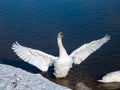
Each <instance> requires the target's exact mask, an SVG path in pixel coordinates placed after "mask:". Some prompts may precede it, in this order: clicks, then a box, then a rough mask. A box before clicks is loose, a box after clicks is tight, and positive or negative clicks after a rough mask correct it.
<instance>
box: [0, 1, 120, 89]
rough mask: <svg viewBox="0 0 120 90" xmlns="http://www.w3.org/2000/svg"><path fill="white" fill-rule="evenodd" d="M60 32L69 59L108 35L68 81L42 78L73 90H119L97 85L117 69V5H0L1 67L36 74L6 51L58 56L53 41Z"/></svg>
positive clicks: (119, 51)
mask: <svg viewBox="0 0 120 90" xmlns="http://www.w3.org/2000/svg"><path fill="white" fill-rule="evenodd" d="M61 31H62V32H63V33H64V35H65V37H64V40H63V43H64V46H65V48H66V49H67V51H68V53H71V52H72V51H73V50H74V49H76V48H78V47H79V46H81V45H82V44H84V43H88V42H90V41H92V40H95V39H99V38H101V37H103V36H104V35H105V34H106V33H108V34H110V35H111V40H110V42H108V43H106V44H105V45H104V46H103V47H102V48H100V49H99V50H98V51H96V52H95V53H94V54H92V55H91V56H90V57H88V58H87V60H86V61H85V62H83V63H82V64H81V65H79V66H74V67H73V68H72V69H71V70H70V73H69V74H68V76H67V78H65V79H54V78H52V77H50V76H49V75H45V77H46V78H48V79H50V80H52V81H54V82H56V83H58V84H61V85H64V86H67V87H69V88H72V89H76V88H79V83H83V84H84V85H85V86H86V87H89V88H91V89H93V90H109V89H116V90H117V89H118V90H119V89H120V84H115V83H112V84H110V85H109V84H100V83H97V82H96V79H98V78H101V76H102V75H104V74H106V73H108V72H111V71H114V70H119V69H120V47H119V46H120V0H0V62H1V63H3V64H9V65H12V66H16V67H19V68H22V69H25V70H27V71H30V72H33V73H37V72H39V70H38V69H36V68H35V67H33V66H30V65H29V64H27V63H24V62H22V61H20V59H19V58H18V57H17V56H16V55H15V54H14V53H13V52H12V50H11V45H12V43H13V42H14V41H18V42H19V43H21V44H22V45H24V46H28V47H31V48H36V49H40V50H42V51H44V52H47V53H49V54H52V55H55V56H57V55H58V47H57V44H56V36H57V33H58V32H61Z"/></svg>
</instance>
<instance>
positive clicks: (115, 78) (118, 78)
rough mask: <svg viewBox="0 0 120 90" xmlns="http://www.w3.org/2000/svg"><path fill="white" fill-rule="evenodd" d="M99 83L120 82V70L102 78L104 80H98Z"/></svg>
mask: <svg viewBox="0 0 120 90" xmlns="http://www.w3.org/2000/svg"><path fill="white" fill-rule="evenodd" d="M98 82H103V83H110V82H120V70H119V71H114V72H110V73H108V74H106V75H105V76H103V77H102V80H98Z"/></svg>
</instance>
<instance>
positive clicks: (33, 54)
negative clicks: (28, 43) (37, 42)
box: [12, 42, 57, 71]
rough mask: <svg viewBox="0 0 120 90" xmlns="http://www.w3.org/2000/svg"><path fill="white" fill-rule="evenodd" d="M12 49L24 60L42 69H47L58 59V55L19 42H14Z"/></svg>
mask: <svg viewBox="0 0 120 90" xmlns="http://www.w3.org/2000/svg"><path fill="white" fill-rule="evenodd" d="M12 49H13V51H14V52H15V53H16V54H17V56H19V57H20V58H21V59H22V60H24V61H25V62H28V63H30V64H32V65H34V66H36V67H37V68H39V69H40V70H42V71H47V70H48V68H49V66H50V65H51V64H52V63H53V62H54V60H56V59H57V57H54V56H52V55H49V54H46V53H44V52H42V51H39V50H35V49H31V48H28V47H24V46H22V45H20V44H19V43H17V42H16V43H13V45H12Z"/></svg>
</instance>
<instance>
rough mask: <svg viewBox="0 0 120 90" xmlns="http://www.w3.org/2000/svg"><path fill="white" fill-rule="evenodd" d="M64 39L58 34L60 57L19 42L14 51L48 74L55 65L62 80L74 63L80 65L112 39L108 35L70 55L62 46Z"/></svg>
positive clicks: (56, 71) (56, 72) (57, 74)
mask: <svg viewBox="0 0 120 90" xmlns="http://www.w3.org/2000/svg"><path fill="white" fill-rule="evenodd" d="M62 37H63V34H62V33H58V37H57V43H58V47H59V57H55V56H52V55H49V54H46V53H44V52H42V51H39V50H35V49H31V48H28V47H24V46H22V45H20V44H18V43H17V42H16V43H14V44H13V45H12V49H13V50H14V52H15V53H16V54H17V55H18V56H19V57H20V58H21V59H22V60H24V61H26V62H28V63H30V64H32V65H34V66H36V67H37V68H39V69H40V70H42V71H43V72H47V70H48V68H49V66H50V65H52V64H53V65H54V70H55V72H54V75H55V76H56V77H57V78H61V77H65V76H66V75H67V74H68V72H69V70H70V68H71V67H72V64H73V63H74V64H80V63H81V62H82V61H84V60H85V59H86V58H87V57H88V56H89V55H90V54H92V53H93V52H94V51H96V50H97V49H99V48H100V47H101V46H102V45H103V44H104V43H106V42H108V40H110V37H109V36H108V35H106V36H104V37H103V38H101V39H98V40H94V41H92V42H90V43H87V44H84V45H82V46H81V47H79V48H78V49H76V50H75V51H73V52H72V53H71V54H70V55H68V54H67V51H66V50H65V48H64V46H63V44H62Z"/></svg>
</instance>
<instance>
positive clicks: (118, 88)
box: [98, 82, 120, 90]
mask: <svg viewBox="0 0 120 90" xmlns="http://www.w3.org/2000/svg"><path fill="white" fill-rule="evenodd" d="M98 87H99V88H106V89H115V90H120V83H118V82H113V83H100V84H99V85H98Z"/></svg>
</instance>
